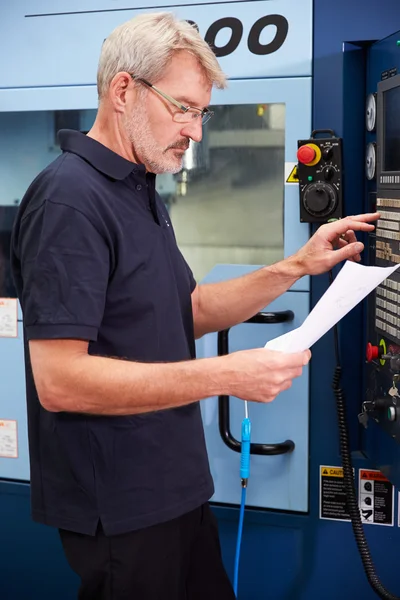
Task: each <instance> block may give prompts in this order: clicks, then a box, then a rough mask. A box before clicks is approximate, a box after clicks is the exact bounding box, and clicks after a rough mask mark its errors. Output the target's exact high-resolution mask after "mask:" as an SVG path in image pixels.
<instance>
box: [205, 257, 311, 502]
mask: <svg viewBox="0 0 400 600" xmlns="http://www.w3.org/2000/svg"><path fill="white" fill-rule="evenodd" d="M246 271H247V269H246V268H244V267H236V268H235V267H229V266H225V267H224V266H219V267H216V268H215V269H214V270H213V271H212V272H211V273H210V276H209V277H207V278H206V281H210V282H211V281H219V280H222V279H226V278H227V277H232V276H239V275H240V274H243V273H244V272H246ZM286 310H291V311H293V313H294V315H295V317H294V320H293V321H292V322H291V323H283V324H274V325H269V324H267V325H265V324H262V325H258V324H250V323H246V324H242V325H238V326H237V327H234V328H232V329H231V331H230V333H229V351H230V352H235V351H237V350H245V349H249V348H260V347H263V346H264V345H265V343H266V342H267V341H268V340H270V339H272V338H274V337H277V336H279V335H282V334H284V333H286V332H287V331H290V330H291V329H293V328H295V327H298V326H299V325H300V324H301V323H302V322H303V321H304V319H305V318H306V316H307V314H308V312H309V295H308V293H307V292H287V293H286V294H284V295H283V296H281V297H280V298H279V299H278V300H276V301H275V302H272V303H271V304H270V305H269V306H268V311H286ZM202 346H203V347H202V348H201V350H202V352H203V355H204V356H215V355H216V354H217V336H216V334H212V335H209V336H207V338H206V339H205V340H204V342H203V345H202ZM308 398H309V393H308V368H306V369H305V370H304V372H303V375H302V377H301V378H298V379H296V380H294V382H293V386H292V387H291V388H290V389H289V390H287V391H286V392H283V393H282V394H280V396H279V398H277V399H276V400H275V401H274V402H272V403H269V404H266V405H263V404H257V403H251V404H250V406H249V417H250V420H251V422H252V442H254V443H259V444H273V443H274V444H275V443H279V442H284V441H286V440H292V441H293V442H294V444H295V449H294V451H293V452H292V453H289V454H283V455H278V456H256V455H254V456H252V457H251V477H250V483H249V487H248V492H247V504H248V505H249V506H252V507H260V508H274V509H281V510H289V511H298V512H301V511H303V512H306V511H307V510H308ZM202 414H203V422H204V426H205V433H206V441H207V447H208V451H209V456H210V462H211V470H212V474H213V477H214V483H215V494H214V497H213V501H214V502H222V503H228V504H236V503H240V494H241V486H240V478H239V461H240V455H239V454H238V453H236V452H234V451H232V450H231V449H230V448H228V447H227V446H226V445H225V443H224V442H223V441H222V438H221V436H220V433H219V427H218V404H217V398H210V399H207V400H205V401H204V402H203V403H202ZM243 417H244V403H243V402H242V401H241V400H239V399H237V398H231V399H230V429H231V431H232V434H233V436H234V437H235V438H236V439H237V440H240V429H241V422H242V419H243Z"/></svg>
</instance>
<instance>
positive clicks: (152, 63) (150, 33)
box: [97, 12, 226, 99]
mask: <svg viewBox="0 0 400 600" xmlns="http://www.w3.org/2000/svg"><path fill="white" fill-rule="evenodd" d="M179 50H184V51H187V52H190V53H191V54H192V55H193V56H195V57H196V58H197V60H198V61H199V64H200V66H201V67H202V68H203V70H204V74H205V76H206V79H207V80H208V81H209V83H210V84H211V85H212V86H215V87H217V88H219V89H223V88H225V87H226V77H225V75H224V73H223V71H222V69H221V67H220V66H219V63H218V61H217V59H216V56H215V54H214V52H213V51H212V50H211V48H210V46H209V45H208V44H207V42H205V41H204V40H203V38H202V37H201V35H200V34H199V32H198V31H197V29H196V28H195V27H194V26H193V25H191V24H190V23H188V22H187V21H180V20H178V19H177V18H176V17H175V16H174V15H173V14H171V13H168V12H163V13H150V14H141V15H138V16H137V17H134V18H133V19H131V20H130V21H127V22H126V23H123V24H122V25H120V26H119V27H117V28H116V29H114V31H112V33H111V34H110V35H109V36H108V37H107V39H106V40H104V43H103V47H102V49H101V54H100V60H99V67H98V71H97V91H98V94H99V98H100V99H101V98H102V96H104V95H105V93H106V92H107V91H108V89H109V86H110V83H111V81H112V79H113V77H115V75H116V74H117V73H120V72H121V71H126V72H128V73H131V74H134V75H136V76H137V77H141V78H143V79H147V80H148V81H150V82H151V83H153V82H156V81H157V80H158V79H160V78H161V76H162V74H163V73H164V72H165V68H166V67H167V65H168V63H169V61H170V60H171V59H172V57H173V55H174V53H175V52H177V51H179Z"/></svg>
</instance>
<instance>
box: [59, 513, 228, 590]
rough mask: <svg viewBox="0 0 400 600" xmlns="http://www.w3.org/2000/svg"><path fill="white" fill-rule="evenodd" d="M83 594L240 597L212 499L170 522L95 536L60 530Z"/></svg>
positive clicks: (98, 533)
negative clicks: (226, 564)
mask: <svg viewBox="0 0 400 600" xmlns="http://www.w3.org/2000/svg"><path fill="white" fill-rule="evenodd" d="M60 536H61V541H62V545H63V548H64V552H65V555H66V557H67V560H68V562H69V564H70V566H71V568H72V569H73V570H74V571H75V572H76V573H77V574H78V575H79V577H80V578H81V587H80V589H79V595H78V599H79V600H125V599H126V600H128V599H129V600H234V599H235V595H234V592H233V589H232V586H231V584H230V582H229V579H228V576H227V574H226V572H225V569H224V566H223V564H222V559H221V549H220V543H219V536H218V529H217V522H216V519H215V517H214V515H213V514H212V512H211V509H210V507H209V505H208V504H204V505H203V506H201V507H200V508H198V509H196V510H194V511H192V512H190V513H188V514H186V515H183V516H182V517H179V518H177V519H174V520H172V521H168V522H167V523H162V524H160V525H154V526H152V527H147V528H145V529H141V530H138V531H133V532H131V533H126V534H122V535H114V536H108V537H107V536H106V535H105V534H104V532H103V531H102V529H101V528H99V530H98V532H97V533H96V535H95V536H90V535H82V534H79V533H73V532H71V531H66V530H60Z"/></svg>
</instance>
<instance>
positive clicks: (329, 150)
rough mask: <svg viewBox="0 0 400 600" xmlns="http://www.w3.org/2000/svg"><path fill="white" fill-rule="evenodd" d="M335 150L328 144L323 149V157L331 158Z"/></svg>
mask: <svg viewBox="0 0 400 600" xmlns="http://www.w3.org/2000/svg"><path fill="white" fill-rule="evenodd" d="M332 154H333V150H332V147H331V146H327V147H326V148H324V149H323V150H322V158H323V159H324V160H329V159H330V158H331V157H332Z"/></svg>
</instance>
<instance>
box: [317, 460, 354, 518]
mask: <svg viewBox="0 0 400 600" xmlns="http://www.w3.org/2000/svg"><path fill="white" fill-rule="evenodd" d="M319 479H320V487H319V492H320V502H319V518H320V519H333V520H335V521H350V515H349V511H348V508H347V498H346V493H345V489H344V478H343V469H342V468H341V467H328V466H321V467H320V478H319Z"/></svg>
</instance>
